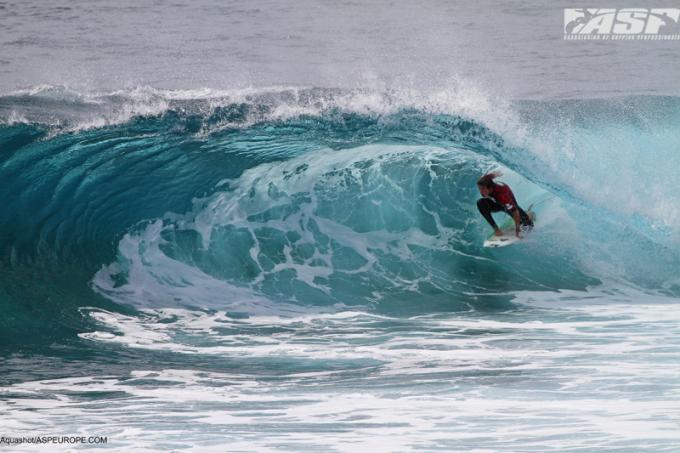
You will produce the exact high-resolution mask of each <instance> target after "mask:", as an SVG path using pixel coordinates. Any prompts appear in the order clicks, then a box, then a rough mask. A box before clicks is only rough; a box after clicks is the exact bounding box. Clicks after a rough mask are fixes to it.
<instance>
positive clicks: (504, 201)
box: [477, 183, 534, 230]
mask: <svg viewBox="0 0 680 453" xmlns="http://www.w3.org/2000/svg"><path fill="white" fill-rule="evenodd" d="M477 208H478V209H479V212H480V213H481V214H482V216H483V217H484V218H485V219H486V221H487V222H489V225H491V226H492V227H493V229H494V230H496V229H498V225H496V222H495V221H494V220H493V217H492V216H491V213H492V212H500V211H504V212H507V213H508V214H509V215H510V216H512V212H513V211H514V210H515V209H517V210H519V224H520V225H521V226H525V227H529V228H531V227H533V226H534V222H533V221H532V220H531V218H530V217H529V215H528V214H527V213H526V212H524V209H522V208H520V207H519V206H518V205H517V200H515V195H514V194H513V193H512V190H510V187H509V186H507V185H505V184H499V183H496V184H495V185H494V187H493V190H492V191H491V193H490V194H489V196H488V197H484V198H480V199H479V200H477Z"/></svg>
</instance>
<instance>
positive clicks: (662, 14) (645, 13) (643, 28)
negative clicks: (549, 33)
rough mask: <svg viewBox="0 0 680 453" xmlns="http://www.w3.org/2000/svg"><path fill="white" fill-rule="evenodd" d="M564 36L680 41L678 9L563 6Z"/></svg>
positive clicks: (581, 38)
mask: <svg viewBox="0 0 680 453" xmlns="http://www.w3.org/2000/svg"><path fill="white" fill-rule="evenodd" d="M564 39H568V40H583V39H600V40H606V39H612V40H615V39H618V40H625V39H641V40H669V39H671V40H680V8H619V9H614V8H565V10H564Z"/></svg>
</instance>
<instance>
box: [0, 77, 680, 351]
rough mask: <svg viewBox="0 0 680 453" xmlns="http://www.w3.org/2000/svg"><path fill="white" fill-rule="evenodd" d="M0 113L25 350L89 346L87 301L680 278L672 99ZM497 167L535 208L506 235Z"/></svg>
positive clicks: (666, 288) (276, 308)
mask: <svg viewBox="0 0 680 453" xmlns="http://www.w3.org/2000/svg"><path fill="white" fill-rule="evenodd" d="M0 115H2V118H3V123H2V125H1V126H0V150H2V152H1V154H0V159H1V160H0V163H1V165H0V177H1V178H2V181H3V184H2V186H1V187H0V191H1V194H2V200H3V206H2V208H0V259H1V261H0V265H1V266H2V270H3V278H2V280H1V281H0V285H1V286H0V291H2V297H1V300H2V305H3V307H2V308H3V312H4V313H5V314H6V316H4V317H3V319H2V321H0V322H1V323H2V332H3V333H2V335H3V337H5V339H6V340H5V341H3V345H4V346H7V347H9V348H14V347H16V345H17V344H21V345H22V347H24V348H26V347H31V345H34V346H36V347H40V346H41V345H45V344H51V343H53V342H55V341H56V342H58V343H59V342H68V341H80V339H79V337H77V335H78V334H80V333H82V332H85V331H89V330H91V329H92V328H93V324H94V323H95V321H94V320H93V319H92V318H91V317H88V316H84V315H83V312H82V308H83V307H99V308H101V309H105V310H110V311H113V312H119V313H134V312H135V310H138V309H146V308H154V309H162V308H177V307H184V308H192V309H202V310H219V311H225V312H227V313H228V314H229V316H232V317H235V318H239V317H240V318H243V317H248V316H252V315H262V314H267V315H277V316H295V315H297V314H302V313H310V312H314V313H318V312H324V313H328V312H330V313H333V312H338V311H342V310H347V309H359V310H361V311H368V312H372V313H377V314H384V315H389V316H410V315H422V314H429V313H438V312H452V311H454V312H455V311H485V310H498V309H503V308H504V307H507V306H508V305H509V304H512V301H513V299H514V298H515V296H516V294H517V293H518V292H521V291H531V290H535V291H565V290H584V289H586V288H588V287H593V286H597V285H601V284H603V282H616V284H618V285H621V286H626V287H634V288H636V289H637V290H642V291H644V292H648V293H654V294H659V293H661V294H666V295H671V296H676V295H677V294H678V293H680V281H679V280H678V278H677V275H676V274H677V273H676V270H677V269H678V266H679V265H680V252H678V250H680V249H679V248H678V237H679V236H678V234H679V229H678V228H677V223H678V220H680V207H679V206H680V203H679V202H680V200H678V195H677V193H676V191H674V190H669V187H672V186H673V185H674V182H677V175H676V174H675V172H674V169H675V168H677V164H678V156H677V148H678V145H680V131H679V130H678V128H677V124H678V120H679V119H680V100H679V99H677V98H672V97H634V98H623V99H603V100H587V101H586V100H582V101H553V102H549V101H542V102H517V103H514V104H507V103H500V102H494V101H492V100H489V99H486V98H483V97H481V96H480V95H479V94H478V93H471V92H466V91H465V90H463V89H460V88H459V89H457V90H452V91H442V92H434V93H427V94H424V93H419V92H413V91H408V92H405V91H370V90H355V91H340V90H328V89H317V88H310V89H300V88H296V89H289V88H272V89H267V90H265V89H260V90H241V91H234V92H214V91H210V90H204V91H192V92H177V91H175V92H170V91H158V90H153V89H150V88H139V89H136V90H131V91H128V92H116V93H104V94H89V95H85V94H79V93H74V92H70V91H68V90H67V89H65V88H59V87H40V88H36V89H34V90H30V91H24V92H17V93H13V94H11V95H6V96H4V97H2V98H0ZM603 156H604V157H603ZM605 157H606V158H605ZM603 162H606V164H603ZM492 169H501V170H503V172H504V174H505V176H504V180H505V181H506V182H508V183H509V184H510V185H511V186H512V187H513V190H514V192H515V194H516V195H517V197H518V200H519V202H520V204H521V205H522V206H524V207H525V208H526V207H528V206H529V205H531V204H533V205H534V206H535V211H536V213H537V215H538V222H537V228H536V231H535V232H534V233H533V234H532V235H531V236H530V237H528V238H526V239H525V241H524V242H523V243H522V244H520V245H519V246H515V247H509V248H507V249H503V250H487V249H483V248H482V247H481V243H482V241H483V239H484V237H485V236H486V235H487V234H489V227H488V225H485V224H484V222H483V219H481V216H479V214H478V213H477V212H476V205H475V202H476V199H477V198H478V196H479V195H478V193H477V190H476V186H475V181H476V179H477V178H478V177H479V175H481V174H482V173H483V172H485V171H489V170H492ZM36 332H38V333H37V334H36Z"/></svg>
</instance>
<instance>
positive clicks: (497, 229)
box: [494, 228, 503, 236]
mask: <svg viewBox="0 0 680 453" xmlns="http://www.w3.org/2000/svg"><path fill="white" fill-rule="evenodd" d="M494 233H496V236H503V231H501V229H500V228H496V229H495V230H494Z"/></svg>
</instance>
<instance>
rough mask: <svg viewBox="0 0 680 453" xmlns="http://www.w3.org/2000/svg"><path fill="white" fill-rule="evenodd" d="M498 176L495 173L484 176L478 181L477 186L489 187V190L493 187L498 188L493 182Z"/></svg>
mask: <svg viewBox="0 0 680 453" xmlns="http://www.w3.org/2000/svg"><path fill="white" fill-rule="evenodd" d="M497 176H498V175H497V174H495V173H487V174H486V175H484V176H482V177H481V178H479V179H478V180H477V185H478V186H481V187H488V188H489V189H492V188H493V187H495V186H496V183H495V182H493V180H494V179H495V178H496V177H497Z"/></svg>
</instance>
